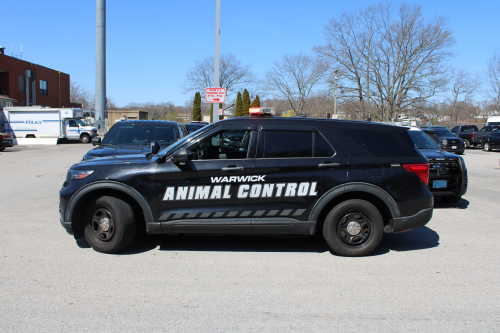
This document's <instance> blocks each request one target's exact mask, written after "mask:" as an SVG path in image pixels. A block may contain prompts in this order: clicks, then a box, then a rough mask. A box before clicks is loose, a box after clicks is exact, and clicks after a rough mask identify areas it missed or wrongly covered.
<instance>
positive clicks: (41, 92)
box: [40, 80, 49, 95]
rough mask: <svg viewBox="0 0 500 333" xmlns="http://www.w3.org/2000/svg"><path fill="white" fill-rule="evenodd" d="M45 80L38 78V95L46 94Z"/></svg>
mask: <svg viewBox="0 0 500 333" xmlns="http://www.w3.org/2000/svg"><path fill="white" fill-rule="evenodd" d="M48 94H49V93H48V89H47V81H44V80H40V95H48Z"/></svg>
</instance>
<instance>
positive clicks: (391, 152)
mask: <svg viewBox="0 0 500 333" xmlns="http://www.w3.org/2000/svg"><path fill="white" fill-rule="evenodd" d="M340 132H341V133H342V134H344V135H345V136H347V137H348V138H349V139H351V140H352V141H354V142H355V143H356V144H358V145H359V146H361V148H363V149H364V150H365V151H366V152H368V153H369V154H371V155H373V156H376V157H414V156H419V155H418V153H417V152H416V150H415V148H414V145H413V143H412V142H411V141H410V140H411V139H410V138H409V136H408V133H406V132H403V133H400V132H397V131H366V130H352V129H350V130H340Z"/></svg>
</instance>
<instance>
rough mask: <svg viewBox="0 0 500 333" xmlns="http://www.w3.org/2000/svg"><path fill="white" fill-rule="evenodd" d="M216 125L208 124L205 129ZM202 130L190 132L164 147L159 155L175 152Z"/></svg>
mask: <svg viewBox="0 0 500 333" xmlns="http://www.w3.org/2000/svg"><path fill="white" fill-rule="evenodd" d="M214 126H215V125H214V124H211V125H208V126H204V127H203V130H205V129H206V130H209V129H210V128H212V127H214ZM200 130H201V128H200ZM200 130H198V131H195V132H193V133H190V134H189V135H188V136H185V137H184V138H182V139H181V140H179V141H177V142H176V143H174V144H173V145H170V146H168V147H166V148H165V149H162V151H160V152H159V153H158V154H159V155H168V154H171V153H173V152H174V151H175V150H176V149H177V148H178V147H181V146H182V145H183V144H184V143H185V142H186V141H188V140H191V138H192V137H193V136H195V135H198V132H199V131H200Z"/></svg>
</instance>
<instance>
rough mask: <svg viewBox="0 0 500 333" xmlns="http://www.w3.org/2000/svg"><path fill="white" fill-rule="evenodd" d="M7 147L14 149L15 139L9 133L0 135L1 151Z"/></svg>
mask: <svg viewBox="0 0 500 333" xmlns="http://www.w3.org/2000/svg"><path fill="white" fill-rule="evenodd" d="M6 147H14V138H13V137H12V135H10V134H8V133H0V151H4V150H5V148H6Z"/></svg>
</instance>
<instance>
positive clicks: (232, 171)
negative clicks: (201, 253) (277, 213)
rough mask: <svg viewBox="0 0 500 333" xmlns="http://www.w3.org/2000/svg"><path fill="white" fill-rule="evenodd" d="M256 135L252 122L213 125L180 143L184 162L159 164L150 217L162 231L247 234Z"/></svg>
mask: <svg viewBox="0 0 500 333" xmlns="http://www.w3.org/2000/svg"><path fill="white" fill-rule="evenodd" d="M256 137H257V136H256V132H255V128H252V127H247V128H244V129H242V128H241V127H239V128H237V127H234V126H228V125H226V126H218V127H216V128H214V129H213V130H212V131H211V132H208V133H207V134H206V135H204V136H203V137H201V138H199V139H198V140H195V142H192V143H189V144H188V145H187V146H185V147H184V148H186V149H187V152H188V155H189V158H190V160H189V161H188V162H187V163H186V165H178V164H176V163H174V162H172V161H170V160H167V161H166V162H165V163H162V164H160V165H159V167H158V171H157V184H158V186H157V188H158V211H157V213H156V216H155V219H156V221H159V222H161V226H162V231H163V232H164V233H232V234H235V233H237V234H249V233H250V229H251V195H250V193H249V186H250V185H249V184H251V183H252V182H258V179H257V178H255V177H253V164H254V162H255V145H256Z"/></svg>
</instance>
